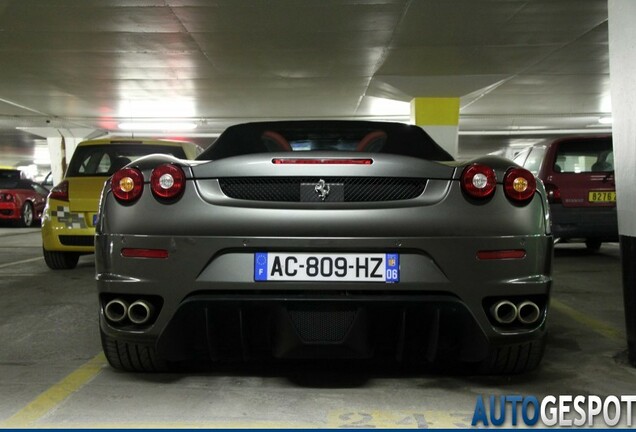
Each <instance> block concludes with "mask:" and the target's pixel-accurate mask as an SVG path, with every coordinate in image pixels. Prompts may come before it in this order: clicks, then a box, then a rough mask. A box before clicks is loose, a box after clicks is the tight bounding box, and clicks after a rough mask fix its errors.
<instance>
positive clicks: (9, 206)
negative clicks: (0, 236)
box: [0, 203, 20, 220]
mask: <svg viewBox="0 0 636 432" xmlns="http://www.w3.org/2000/svg"><path fill="white" fill-rule="evenodd" d="M0 219H2V220H9V219H11V220H14V219H20V209H19V208H18V207H16V205H15V203H0Z"/></svg>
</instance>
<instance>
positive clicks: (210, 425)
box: [37, 420, 325, 430]
mask: <svg viewBox="0 0 636 432" xmlns="http://www.w3.org/2000/svg"><path fill="white" fill-rule="evenodd" d="M37 427H38V428H43V429H59V428H64V429H149V430H153V429H316V428H320V427H325V425H324V424H320V423H309V422H300V421H299V422H293V421H289V422H282V421H276V420H271V421H270V420H251V421H250V420H236V421H218V422H200V423H195V422H188V421H183V422H174V421H172V422H118V423H115V422H108V423H69V422H66V421H65V422H64V423H63V424H60V423H38V425H37Z"/></svg>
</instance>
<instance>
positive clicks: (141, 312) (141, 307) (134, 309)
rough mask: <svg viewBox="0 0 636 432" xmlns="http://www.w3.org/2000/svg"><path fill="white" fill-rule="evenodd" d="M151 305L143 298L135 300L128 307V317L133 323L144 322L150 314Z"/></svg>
mask: <svg viewBox="0 0 636 432" xmlns="http://www.w3.org/2000/svg"><path fill="white" fill-rule="evenodd" d="M152 309H153V307H152V305H151V304H150V303H148V302H147V301H145V300H137V301H136V302H134V303H132V304H131V305H130V307H129V308H128V319H129V320H130V321H131V322H132V323H133V324H145V323H147V322H148V320H150V316H151V315H152Z"/></svg>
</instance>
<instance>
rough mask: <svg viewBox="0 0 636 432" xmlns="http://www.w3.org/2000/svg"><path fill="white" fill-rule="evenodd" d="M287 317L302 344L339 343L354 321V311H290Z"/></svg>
mask: <svg viewBox="0 0 636 432" xmlns="http://www.w3.org/2000/svg"><path fill="white" fill-rule="evenodd" d="M288 313H289V316H290V318H291V321H292V323H293V325H294V328H295V329H296V331H297V332H298V336H300V338H301V339H302V340H303V341H304V342H323V343H324V342H341V341H343V340H344V338H345V337H346V336H347V333H348V332H349V328H350V327H351V324H353V321H354V320H355V319H356V313H357V311H355V310H343V311H298V310H290V311H289V312H288Z"/></svg>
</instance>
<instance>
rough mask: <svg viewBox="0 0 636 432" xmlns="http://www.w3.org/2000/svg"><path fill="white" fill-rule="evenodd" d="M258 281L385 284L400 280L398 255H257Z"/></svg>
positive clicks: (255, 258)
mask: <svg viewBox="0 0 636 432" xmlns="http://www.w3.org/2000/svg"><path fill="white" fill-rule="evenodd" d="M254 280H255V281H321V282H338V281H342V282H385V283H395V282H399V280H400V259H399V255H398V254H383V253H376V254H352V253H342V254H333V253H277V252H257V253H255V254H254Z"/></svg>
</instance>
